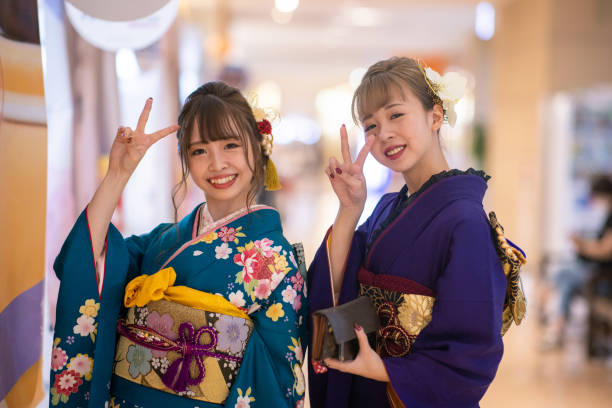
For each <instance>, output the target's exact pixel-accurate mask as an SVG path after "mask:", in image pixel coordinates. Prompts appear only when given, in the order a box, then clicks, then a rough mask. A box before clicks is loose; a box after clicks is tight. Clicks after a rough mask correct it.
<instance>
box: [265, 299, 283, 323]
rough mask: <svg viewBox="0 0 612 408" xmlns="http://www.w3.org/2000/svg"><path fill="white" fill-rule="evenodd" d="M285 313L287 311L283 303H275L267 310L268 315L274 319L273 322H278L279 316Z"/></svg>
mask: <svg viewBox="0 0 612 408" xmlns="http://www.w3.org/2000/svg"><path fill="white" fill-rule="evenodd" d="M284 315H285V311H284V310H283V305H282V304H280V303H275V304H273V305H272V306H270V307H269V308H268V310H267V311H266V316H268V317H269V318H270V319H272V321H273V322H276V321H277V320H278V318H279V317H283V316H284Z"/></svg>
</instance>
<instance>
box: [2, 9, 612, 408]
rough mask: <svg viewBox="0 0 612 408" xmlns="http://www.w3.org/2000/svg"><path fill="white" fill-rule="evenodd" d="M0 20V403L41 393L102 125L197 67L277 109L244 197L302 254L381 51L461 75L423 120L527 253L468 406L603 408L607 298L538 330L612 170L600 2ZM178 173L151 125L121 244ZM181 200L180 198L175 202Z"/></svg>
mask: <svg viewBox="0 0 612 408" xmlns="http://www.w3.org/2000/svg"><path fill="white" fill-rule="evenodd" d="M39 28H40V29H39ZM0 30H1V31H0V68H1V70H0V87H1V88H2V99H1V102H2V110H1V111H0V112H1V113H2V116H0V196H1V197H2V199H0V231H1V238H0V265H2V267H1V270H2V272H1V274H2V275H1V276H2V282H3V284H2V285H0V286H2V287H0V350H2V351H1V353H2V360H3V361H4V362H3V363H2V364H0V365H3V366H4V367H3V368H2V369H1V370H4V371H3V372H2V373H1V374H2V375H1V379H0V401H1V402H0V407H2V408H4V407H9V408H13V407H30V406H36V405H37V404H38V403H39V402H40V401H41V399H42V398H45V397H44V396H45V395H46V393H47V392H48V391H47V390H48V387H49V379H48V371H49V370H48V367H49V364H50V363H49V360H50V357H51V348H52V338H51V337H52V331H51V328H52V325H53V322H54V320H55V316H54V314H55V299H56V297H57V291H58V285H59V284H58V281H57V279H56V277H55V275H54V273H53V271H52V268H51V265H52V262H53V260H54V258H55V256H56V255H57V253H58V251H59V248H60V246H61V244H62V242H63V240H64V238H65V236H66V235H67V233H68V231H69V229H70V228H71V226H72V224H73V222H74V220H75V219H76V217H77V216H78V214H79V213H80V212H81V210H82V209H83V208H84V206H85V205H86V204H87V202H88V201H89V199H90V198H91V196H92V194H93V192H94V191H95V189H96V186H97V184H98V182H99V180H100V178H101V177H102V175H103V174H104V171H105V166H106V162H107V154H108V151H109V147H110V144H111V142H112V140H113V138H114V135H115V129H116V128H117V127H118V126H119V125H128V126H134V124H135V122H136V119H137V117H138V114H139V112H140V110H141V108H142V105H143V103H144V101H145V99H146V98H147V97H149V96H152V97H153V98H154V105H153V111H152V114H151V117H150V120H149V124H148V126H149V129H151V130H153V129H157V128H160V127H163V126H166V125H167V124H170V123H174V122H175V121H176V117H177V113H178V111H179V109H180V107H181V103H182V101H183V100H184V99H185V97H186V96H187V95H188V94H189V93H190V92H191V91H192V90H193V89H195V88H196V87H197V86H198V85H199V84H201V83H203V82H206V81H210V80H216V79H222V80H224V81H226V82H229V83H231V84H233V85H234V86H238V87H240V88H241V89H242V90H243V91H244V92H245V93H246V94H256V95H257V100H258V104H259V105H260V106H264V107H269V108H273V109H274V110H276V111H277V112H278V113H279V119H278V120H276V121H275V122H274V123H273V128H274V136H275V142H276V144H275V147H274V153H273V159H274V161H275V163H276V164H277V167H278V170H279V173H280V176H281V182H282V184H283V189H282V190H280V191H278V192H274V193H266V194H265V195H263V196H261V197H260V199H261V200H262V201H264V202H266V203H270V204H272V205H274V206H276V207H277V208H278V209H279V210H280V213H281V214H282V216H283V226H284V229H285V234H286V236H287V237H288V238H289V239H290V240H291V241H301V242H303V243H304V246H305V249H306V258H307V260H308V261H310V260H311V259H312V257H313V255H314V252H315V250H316V248H317V247H318V245H319V243H320V240H321V239H322V237H323V234H324V232H325V231H326V229H327V228H328V226H329V225H330V223H331V222H332V221H333V218H334V216H335V212H336V210H337V203H336V200H335V199H334V196H333V194H332V192H331V189H330V187H329V185H328V182H327V178H326V176H325V175H324V173H323V166H324V164H325V163H326V161H327V158H328V157H329V156H330V155H339V134H338V129H339V126H340V125H341V124H343V123H345V124H347V126H348V128H349V133H350V137H351V139H352V140H351V142H352V143H351V144H352V146H353V148H354V149H355V150H356V149H358V148H359V146H360V144H361V143H363V140H362V139H363V137H362V132H361V130H360V129H359V128H358V127H356V126H355V125H354V124H353V122H352V120H351V116H350V100H351V97H352V92H353V90H354V88H355V87H356V86H357V84H358V83H359V81H360V79H361V76H362V75H363V73H364V72H365V69H366V68H367V67H368V66H369V65H371V64H372V63H374V62H376V61H378V60H380V59H385V58H388V57H390V56H392V55H403V56H412V57H417V58H420V59H421V60H423V61H425V62H426V63H427V64H428V65H429V66H431V67H433V68H434V69H436V70H437V71H439V72H444V71H448V70H454V71H459V72H461V73H463V74H464V75H466V76H467V77H468V78H469V92H468V94H467V95H466V97H465V98H464V99H463V100H462V101H461V102H460V104H459V105H458V109H457V110H458V122H457V125H456V126H455V127H454V128H450V127H448V126H445V127H444V129H443V132H442V141H443V143H444V146H445V150H446V152H447V157H448V159H449V162H450V163H451V166H452V167H457V168H461V169H465V168H468V167H476V168H482V169H484V170H485V171H486V172H487V173H488V174H490V175H491V176H492V179H491V181H490V182H489V190H488V193H487V196H486V200H485V207H486V210H494V211H496V213H497V215H498V218H499V219H500V220H501V222H502V224H503V225H504V227H505V230H506V234H507V236H509V237H510V238H511V239H513V240H514V241H515V242H517V243H518V244H520V245H521V247H522V248H524V249H525V251H526V252H527V255H528V264H527V266H526V267H525V268H524V271H523V281H524V285H525V291H526V293H527V296H528V301H529V310H528V317H527V319H526V321H525V322H524V323H523V325H521V326H519V327H514V328H512V329H511V330H510V332H509V333H508V334H507V335H506V336H505V338H504V340H505V347H506V349H505V350H506V351H505V355H504V359H503V361H502V364H501V366H500V369H499V372H498V375H497V378H496V380H495V381H494V383H493V385H492V386H491V388H490V389H489V391H488V393H487V394H486V396H485V398H484V399H483V401H482V407H485V408H491V407H494V408H498V407H500V408H501V407H522V408H531V407H574V406H588V407H609V406H612V330H611V329H612V296H611V294H610V292H609V291H608V292H605V291H603V292H601V291H600V292H597V291H596V290H593V289H592V287H591V286H589V285H588V284H585V285H583V287H581V288H580V290H579V293H578V296H576V297H575V298H574V299H573V301H572V303H571V308H570V317H569V324H568V325H567V326H566V327H565V329H564V331H565V333H564V334H565V337H564V340H565V341H564V342H563V344H562V345H561V344H558V343H556V342H552V343H551V342H549V341H547V340H548V336H549V332H550V322H551V320H552V317H551V316H552V315H554V311H555V304H556V303H557V301H558V291H557V290H555V286H554V285H553V284H552V282H553V277H554V276H555V275H556V274H558V272H559V270H562V269H563V268H566V267H567V266H568V265H573V264H574V263H575V259H576V253H575V248H574V246H573V245H572V242H571V240H570V236H571V234H573V233H577V234H581V235H584V236H594V235H596V234H597V232H598V230H599V229H600V228H601V225H602V223H603V222H604V218H605V217H606V213H605V211H604V210H602V208H601V207H600V206H596V205H593V202H592V200H590V199H589V193H590V187H589V183H590V181H591V179H592V178H593V177H594V176H596V175H601V174H607V175H608V176H610V175H612V69H611V66H612V1H610V0H491V1H489V2H480V1H477V0H428V1H424V0H406V1H400V0H375V1H374V0H370V1H367V0H301V1H298V0H170V1H168V0H146V1H144V0H139V1H136V0H130V1H117V0H106V1H104V2H87V1H83V0H80V1H79V0H65V1H63V0H38V1H36V0H2V5H1V6H0ZM43 78H44V86H43ZM178 174H179V173H178V162H177V155H176V143H175V140H174V139H173V136H171V137H169V138H167V139H166V140H164V141H162V142H160V143H158V144H157V145H155V146H154V147H153V148H152V149H151V150H150V151H149V152H148V153H147V156H146V157H145V159H144V160H143V161H142V163H141V164H140V166H139V168H138V170H137V171H136V173H135V174H134V176H133V177H132V180H131V181H130V183H129V184H128V186H127V188H126V190H125V193H124V195H123V197H122V200H121V202H120V205H119V207H118V208H117V211H116V214H115V217H114V221H115V223H116V225H117V226H118V227H119V228H120V230H121V231H122V232H123V233H124V234H128V235H129V234H133V233H143V232H146V231H148V230H150V229H151V228H152V227H153V226H154V225H157V224H158V223H159V222H161V221H171V220H172V219H173V209H172V203H171V199H170V194H171V189H172V187H173V185H174V183H176V181H177V180H178ZM366 177H367V181H368V189H369V198H368V206H372V205H373V204H374V203H375V202H376V201H377V200H378V198H379V197H380V195H381V194H383V193H384V192H386V191H393V190H397V189H399V188H400V187H401V185H402V180H401V178H399V177H398V176H397V175H392V174H389V173H388V172H387V171H386V169H385V168H382V167H381V166H379V165H377V163H376V162H375V161H374V160H373V159H372V158H369V159H368V161H367V163H366ZM200 194H201V193H199V192H198V191H194V190H193V189H192V190H191V191H190V193H189V195H188V197H187V198H186V200H185V202H184V204H183V206H182V208H181V212H182V214H184V213H186V212H187V211H189V210H191V208H192V207H193V206H194V205H195V204H196V203H198V202H200V201H202V200H203V197H202V196H201V195H200ZM367 212H369V211H368V210H367V209H366V211H365V213H367ZM611 257H612V254H611ZM608 289H609V288H608ZM43 296H44V299H45V301H44V302H43V304H42V306H40V304H39V301H40V299H41V298H43ZM32 300H33V301H32ZM19 302H21V303H19ZM26 303H27V305H28V307H27V308H23V307H21V306H19V305H20V304H26ZM466 318H469V317H467V316H466ZM11 325H14V326H15V327H17V326H20V327H21V326H24V327H25V326H27V325H29V326H28V327H30V328H31V331H30V332H28V333H34V336H29V337H27V338H18V337H19V333H21V332H19V330H18V331H17V332H14V331H12V328H13V326H11ZM41 325H42V326H43V327H44V335H42V336H41V337H39V336H38V330H37V328H38V327H40V326H41ZM40 404H41V405H40V406H45V405H48V401H47V400H46V399H43V400H42V402H40Z"/></svg>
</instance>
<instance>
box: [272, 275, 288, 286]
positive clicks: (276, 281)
mask: <svg viewBox="0 0 612 408" xmlns="http://www.w3.org/2000/svg"><path fill="white" fill-rule="evenodd" d="M284 278H285V274H284V273H282V272H281V273H273V274H272V276H271V281H272V289H276V287H277V286H278V285H279V284H280V283H281V282H282V281H283V279H284Z"/></svg>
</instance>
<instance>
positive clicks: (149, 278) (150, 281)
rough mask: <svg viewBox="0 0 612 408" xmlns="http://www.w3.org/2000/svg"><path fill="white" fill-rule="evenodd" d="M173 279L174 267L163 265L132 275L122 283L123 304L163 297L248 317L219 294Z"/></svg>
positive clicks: (183, 303) (127, 304) (145, 302)
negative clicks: (150, 270)
mask: <svg viewBox="0 0 612 408" xmlns="http://www.w3.org/2000/svg"><path fill="white" fill-rule="evenodd" d="M175 280H176V272H175V271H174V268H165V269H162V270H160V271H158V272H156V273H154V274H153V275H141V276H138V277H136V278H134V279H132V280H131V281H130V282H129V283H128V284H127V285H126V287H125V298H124V304H125V307H132V306H139V307H143V306H145V305H146V304H147V303H149V302H151V301H154V300H160V299H165V300H168V301H170V302H176V303H179V304H181V305H185V306H189V307H193V308H195V309H200V310H206V311H209V312H214V313H222V314H226V315H230V316H236V317H242V318H243V319H250V318H249V316H248V315H247V314H246V313H245V312H243V311H242V310H240V309H238V307H236V306H234V305H233V304H232V303H230V302H229V301H228V300H227V299H225V298H224V297H223V296H219V295H213V294H212V293H207V292H202V291H199V290H196V289H193V288H189V287H187V286H174V282H175Z"/></svg>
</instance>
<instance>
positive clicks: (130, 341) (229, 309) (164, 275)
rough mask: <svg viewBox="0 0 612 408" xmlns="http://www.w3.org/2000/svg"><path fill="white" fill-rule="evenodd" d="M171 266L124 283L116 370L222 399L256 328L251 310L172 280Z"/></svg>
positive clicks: (172, 389) (154, 384) (160, 386)
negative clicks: (175, 283)
mask: <svg viewBox="0 0 612 408" xmlns="http://www.w3.org/2000/svg"><path fill="white" fill-rule="evenodd" d="M175 279H176V273H175V272H174V269H172V268H166V269H162V270H161V271H159V272H157V273H155V274H153V275H142V276H139V277H137V278H135V279H133V280H132V281H130V282H129V283H128V284H127V286H126V288H125V299H124V303H125V306H126V307H127V308H128V311H127V315H126V316H125V318H123V319H120V320H119V322H118V324H117V330H118V332H119V339H118V341H117V347H116V351H115V367H114V370H113V372H114V374H115V375H118V376H120V377H122V378H124V379H126V380H129V381H132V382H135V383H137V384H140V385H143V386H145V387H150V388H155V389H157V390H160V391H164V392H167V393H170V394H175V395H179V396H185V397H188V398H192V399H194V400H198V401H206V402H212V403H217V404H222V403H223V402H225V399H226V398H227V396H228V395H229V390H230V388H231V386H232V383H233V381H234V380H235V379H236V377H237V376H238V371H239V370H240V365H241V363H242V356H243V354H244V351H245V349H246V345H247V343H248V340H249V337H250V335H251V332H252V330H253V322H252V321H251V319H250V318H249V316H248V315H247V314H246V313H245V312H243V311H242V310H240V309H239V308H237V307H236V306H234V305H233V304H231V303H230V302H229V301H227V300H226V299H225V298H223V297H222V296H219V295H213V294H210V293H206V292H201V291H198V290H195V289H192V288H188V287H186V286H173V285H174V281H175Z"/></svg>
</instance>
